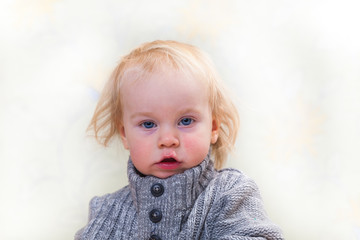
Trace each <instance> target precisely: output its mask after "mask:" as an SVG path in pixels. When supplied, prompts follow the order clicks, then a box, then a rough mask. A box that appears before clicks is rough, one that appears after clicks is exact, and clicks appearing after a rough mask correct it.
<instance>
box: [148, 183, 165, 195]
mask: <svg viewBox="0 0 360 240" xmlns="http://www.w3.org/2000/svg"><path fill="white" fill-rule="evenodd" d="M150 191H151V194H152V195H153V196H154V197H160V196H161V195H163V193H164V186H163V185H162V184H160V183H155V184H154V185H152V187H151V189H150Z"/></svg>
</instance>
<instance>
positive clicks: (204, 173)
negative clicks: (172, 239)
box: [128, 152, 217, 210]
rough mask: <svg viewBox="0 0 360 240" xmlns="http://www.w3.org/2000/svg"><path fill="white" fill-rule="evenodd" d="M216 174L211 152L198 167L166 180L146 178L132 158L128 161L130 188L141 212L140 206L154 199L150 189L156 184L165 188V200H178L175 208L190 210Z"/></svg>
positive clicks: (152, 177)
mask: <svg viewBox="0 0 360 240" xmlns="http://www.w3.org/2000/svg"><path fill="white" fill-rule="evenodd" d="M216 174H217V172H216V170H215V169H214V164H213V161H212V160H211V159H210V152H209V154H208V155H207V156H206V158H205V159H204V160H203V161H202V162H201V163H200V164H199V165H198V166H195V167H193V168H191V169H187V170H186V171H184V172H183V173H180V174H175V175H173V176H171V177H169V178H166V179H161V178H157V177H154V176H145V175H143V174H141V173H140V172H139V171H137V169H136V168H135V166H134V165H133V163H132V161H131V157H129V161H128V178H129V186H130V190H131V196H132V199H133V201H134V203H135V206H136V208H137V210H139V205H141V204H142V203H143V202H146V201H149V200H150V199H151V198H152V195H151V190H150V189H151V187H152V186H153V184H155V183H160V184H162V185H163V186H164V187H165V193H164V196H165V198H167V199H169V200H170V199H176V206H174V207H175V208H177V209H179V210H180V209H181V210H185V209H189V208H191V207H192V206H193V204H194V202H195V200H196V199H197V198H198V196H199V195H200V194H201V192H203V190H204V189H205V188H206V187H207V185H208V184H209V182H210V181H211V180H212V179H213V178H214V177H215V175H216Z"/></svg>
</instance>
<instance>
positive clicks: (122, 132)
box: [119, 125, 129, 150]
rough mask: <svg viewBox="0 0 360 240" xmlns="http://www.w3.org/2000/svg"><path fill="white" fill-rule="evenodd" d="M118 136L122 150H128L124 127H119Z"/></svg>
mask: <svg viewBox="0 0 360 240" xmlns="http://www.w3.org/2000/svg"><path fill="white" fill-rule="evenodd" d="M119 134H120V137H121V141H122V143H123V145H124V148H125V149H127V150H129V144H128V141H127V138H126V134H125V128H124V125H120V126H119Z"/></svg>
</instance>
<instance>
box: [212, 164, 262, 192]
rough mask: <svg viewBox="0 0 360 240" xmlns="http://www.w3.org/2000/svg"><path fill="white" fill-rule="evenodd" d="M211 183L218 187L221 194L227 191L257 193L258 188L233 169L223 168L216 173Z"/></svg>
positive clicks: (249, 179) (246, 177)
mask: <svg viewBox="0 0 360 240" xmlns="http://www.w3.org/2000/svg"><path fill="white" fill-rule="evenodd" d="M213 183H214V184H215V185H218V188H220V189H221V191H222V192H227V191H239V190H241V191H246V192H257V191H258V186H257V185H256V183H255V181H254V180H253V179H251V178H250V177H248V176H247V175H246V174H244V173H243V172H242V171H240V170H237V169H234V168H224V169H221V170H219V171H218V174H217V175H216V177H215V178H214V181H213Z"/></svg>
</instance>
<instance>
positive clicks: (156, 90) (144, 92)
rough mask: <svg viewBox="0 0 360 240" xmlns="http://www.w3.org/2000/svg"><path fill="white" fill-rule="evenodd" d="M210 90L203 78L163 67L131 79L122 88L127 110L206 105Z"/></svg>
mask: <svg viewBox="0 0 360 240" xmlns="http://www.w3.org/2000/svg"><path fill="white" fill-rule="evenodd" d="M207 92H208V91H206V88H205V87H204V84H203V83H202V81H199V80H198V79H196V78H193V77H189V76H187V75H185V74H182V73H181V72H178V71H161V72H156V73H153V74H150V75H145V76H142V77H141V78H139V79H136V80H135V81H131V80H129V81H126V82H124V84H123V87H122V89H121V95H122V105H123V108H124V111H128V110H131V111H132V110H135V109H136V111H137V110H139V111H157V109H158V108H162V109H163V110H165V111H166V109H174V108H177V107H186V108H191V107H193V106H196V108H198V107H200V106H201V107H207V105H208V102H209V97H208V93H207Z"/></svg>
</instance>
